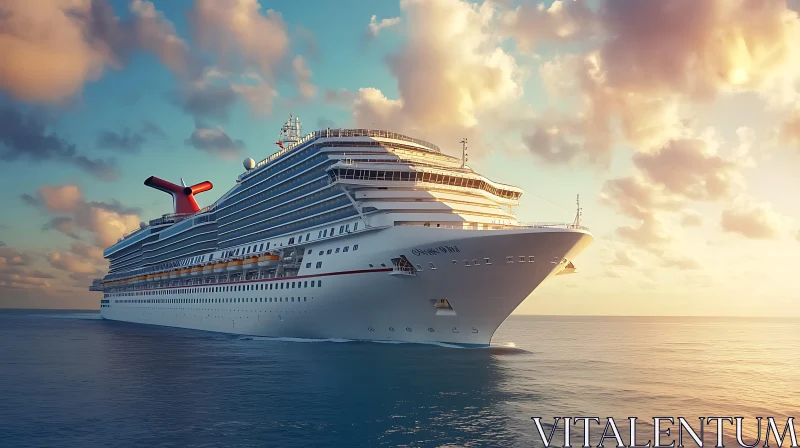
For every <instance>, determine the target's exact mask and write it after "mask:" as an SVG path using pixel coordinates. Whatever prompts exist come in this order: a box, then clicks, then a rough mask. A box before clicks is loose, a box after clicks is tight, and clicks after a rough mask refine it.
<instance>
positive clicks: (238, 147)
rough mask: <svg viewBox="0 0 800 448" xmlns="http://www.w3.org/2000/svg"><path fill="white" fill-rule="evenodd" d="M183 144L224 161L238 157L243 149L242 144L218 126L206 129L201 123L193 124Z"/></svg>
mask: <svg viewBox="0 0 800 448" xmlns="http://www.w3.org/2000/svg"><path fill="white" fill-rule="evenodd" d="M184 143H185V144H186V145H187V146H192V147H194V148H195V149H199V150H201V151H205V152H207V153H209V154H214V155H218V156H220V157H223V158H226V159H233V158H235V157H238V156H239V155H240V154H241V153H242V152H243V151H244V148H245V145H244V142H243V141H241V140H234V139H232V138H231V137H230V136H228V134H226V133H225V131H224V130H223V129H222V127H220V126H216V127H213V128H212V127H208V126H206V125H205V124H203V123H200V122H195V129H194V131H193V132H192V135H191V136H189V138H187V139H186V140H185V141H184Z"/></svg>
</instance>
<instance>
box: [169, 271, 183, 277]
mask: <svg viewBox="0 0 800 448" xmlns="http://www.w3.org/2000/svg"><path fill="white" fill-rule="evenodd" d="M180 276H181V270H180V269H173V270H171V271H169V278H171V279H172V278H178V277H180Z"/></svg>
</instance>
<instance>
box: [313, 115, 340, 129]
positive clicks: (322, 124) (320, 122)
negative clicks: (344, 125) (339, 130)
mask: <svg viewBox="0 0 800 448" xmlns="http://www.w3.org/2000/svg"><path fill="white" fill-rule="evenodd" d="M336 127H337V126H336V123H335V122H334V121H333V120H329V119H327V118H325V117H319V118H317V129H326V128H336Z"/></svg>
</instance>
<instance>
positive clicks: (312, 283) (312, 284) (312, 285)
mask: <svg viewBox="0 0 800 448" xmlns="http://www.w3.org/2000/svg"><path fill="white" fill-rule="evenodd" d="M311 287H312V288H313V287H314V280H311Z"/></svg>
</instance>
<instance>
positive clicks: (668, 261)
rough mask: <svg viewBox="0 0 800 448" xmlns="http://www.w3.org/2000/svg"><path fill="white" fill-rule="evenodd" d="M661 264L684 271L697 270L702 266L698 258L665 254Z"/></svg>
mask: <svg viewBox="0 0 800 448" xmlns="http://www.w3.org/2000/svg"><path fill="white" fill-rule="evenodd" d="M661 265H662V266H664V267H666V268H674V269H680V270H682V271H689V270H695V269H700V268H701V267H702V266H701V265H700V263H699V262H698V261H697V260H695V259H693V258H689V257H685V256H664V257H663V258H662V259H661Z"/></svg>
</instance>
